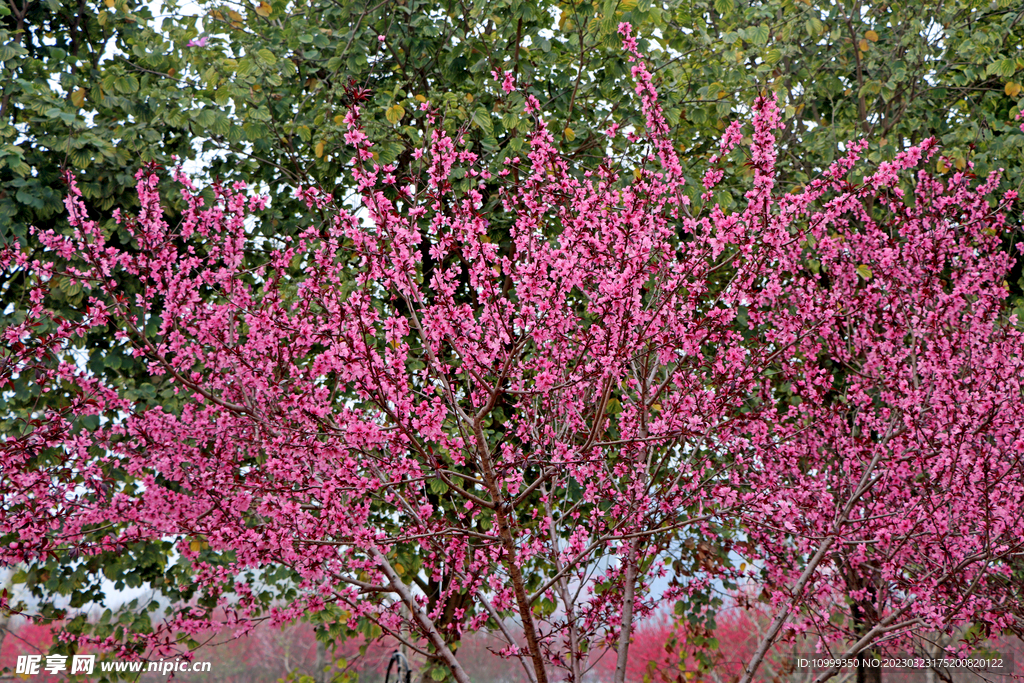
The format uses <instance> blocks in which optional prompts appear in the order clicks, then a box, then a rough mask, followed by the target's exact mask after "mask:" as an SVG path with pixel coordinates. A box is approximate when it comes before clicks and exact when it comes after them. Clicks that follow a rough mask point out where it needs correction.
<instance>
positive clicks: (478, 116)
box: [472, 107, 494, 137]
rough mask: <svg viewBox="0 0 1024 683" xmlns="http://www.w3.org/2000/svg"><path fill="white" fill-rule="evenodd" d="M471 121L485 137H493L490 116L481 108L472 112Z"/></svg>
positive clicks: (492, 124)
mask: <svg viewBox="0 0 1024 683" xmlns="http://www.w3.org/2000/svg"><path fill="white" fill-rule="evenodd" d="M472 121H473V124H474V125H476V126H479V128H480V130H482V131H483V132H484V136H485V137H492V136H493V135H494V123H493V122H492V121H491V115H490V114H489V113H487V110H486V109H484V108H483V107H478V108H476V109H474V110H473V116H472Z"/></svg>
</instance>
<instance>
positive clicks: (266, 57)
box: [256, 48, 277, 66]
mask: <svg viewBox="0 0 1024 683" xmlns="http://www.w3.org/2000/svg"><path fill="white" fill-rule="evenodd" d="M256 54H257V55H259V58H260V59H261V60H263V61H264V62H265V63H266V64H267V66H274V65H275V64H277V55H275V54H274V53H273V52H271V51H270V50H268V49H267V48H263V49H261V50H257V51H256Z"/></svg>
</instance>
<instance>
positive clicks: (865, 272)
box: [857, 263, 873, 280]
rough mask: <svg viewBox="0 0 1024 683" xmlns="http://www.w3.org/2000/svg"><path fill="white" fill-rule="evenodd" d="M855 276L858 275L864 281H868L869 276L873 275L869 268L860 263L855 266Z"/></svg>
mask: <svg viewBox="0 0 1024 683" xmlns="http://www.w3.org/2000/svg"><path fill="white" fill-rule="evenodd" d="M857 274H858V275H860V276H861V277H862V278H864V279H865V280H870V279H871V276H872V275H873V273H872V272H871V268H869V267H868V265H867V264H865V263H862V264H860V265H859V266H857Z"/></svg>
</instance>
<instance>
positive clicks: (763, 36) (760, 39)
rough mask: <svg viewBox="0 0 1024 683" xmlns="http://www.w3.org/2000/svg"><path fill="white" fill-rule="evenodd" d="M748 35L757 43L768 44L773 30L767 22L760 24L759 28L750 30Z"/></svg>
mask: <svg viewBox="0 0 1024 683" xmlns="http://www.w3.org/2000/svg"><path fill="white" fill-rule="evenodd" d="M747 35H748V36H750V42H752V43H754V44H755V45H767V44H768V39H769V38H770V37H771V32H770V31H769V30H768V26H767V25H766V24H760V25H759V26H758V27H757V28H755V29H752V30H750V31H748V32H747Z"/></svg>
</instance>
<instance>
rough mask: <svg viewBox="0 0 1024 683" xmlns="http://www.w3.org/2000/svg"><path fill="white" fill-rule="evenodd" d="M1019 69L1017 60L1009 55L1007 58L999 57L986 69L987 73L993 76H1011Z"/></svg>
mask: <svg viewBox="0 0 1024 683" xmlns="http://www.w3.org/2000/svg"><path fill="white" fill-rule="evenodd" d="M1016 71H1017V62H1016V61H1015V60H1013V59H1010V58H1009V57H1007V58H1005V59H997V60H996V61H994V62H992V63H991V64H989V65H988V68H987V69H985V73H987V74H988V75H990V76H992V75H995V76H1000V77H1001V78H1009V77H1010V76H1012V75H1013V74H1014V73H1015V72H1016Z"/></svg>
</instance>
